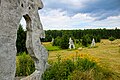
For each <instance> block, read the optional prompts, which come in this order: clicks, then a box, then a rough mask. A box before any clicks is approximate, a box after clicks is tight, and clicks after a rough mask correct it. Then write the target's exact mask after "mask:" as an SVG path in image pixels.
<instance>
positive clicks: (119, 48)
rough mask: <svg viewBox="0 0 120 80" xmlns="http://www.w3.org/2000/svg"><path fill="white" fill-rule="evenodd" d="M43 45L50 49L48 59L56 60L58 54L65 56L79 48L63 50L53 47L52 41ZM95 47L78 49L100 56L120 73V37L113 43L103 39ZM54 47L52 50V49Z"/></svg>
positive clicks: (83, 52)
mask: <svg viewBox="0 0 120 80" xmlns="http://www.w3.org/2000/svg"><path fill="white" fill-rule="evenodd" d="M43 45H44V46H45V47H46V48H47V49H48V50H49V58H48V60H53V61H55V60H56V55H58V54H59V55H61V57H62V58H65V57H67V56H69V55H71V54H76V50H77V49H75V50H74V49H73V50H69V49H66V50H61V49H59V47H52V44H51V42H45V43H43ZM96 46H97V47H95V48H88V47H84V48H82V50H77V51H78V53H82V54H90V55H92V56H94V57H96V58H99V63H100V64H102V66H105V67H106V68H109V69H110V70H112V71H113V72H117V73H119V74H120V39H116V40H115V41H113V42H112V43H111V42H110V41H109V40H108V39H102V40H101V42H100V43H96ZM50 49H52V50H50Z"/></svg>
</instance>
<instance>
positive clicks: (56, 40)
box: [52, 36, 61, 46]
mask: <svg viewBox="0 0 120 80" xmlns="http://www.w3.org/2000/svg"><path fill="white" fill-rule="evenodd" d="M60 44H61V38H60V37H59V36H58V37H57V38H55V39H54V42H53V44H52V45H53V46H60Z"/></svg>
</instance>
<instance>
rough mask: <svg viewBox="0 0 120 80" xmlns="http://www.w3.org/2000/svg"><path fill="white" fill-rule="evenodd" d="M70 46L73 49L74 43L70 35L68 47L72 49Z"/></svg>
mask: <svg viewBox="0 0 120 80" xmlns="http://www.w3.org/2000/svg"><path fill="white" fill-rule="evenodd" d="M72 48H73V49H75V45H74V42H73V40H72V39H71V37H70V39H69V49H72Z"/></svg>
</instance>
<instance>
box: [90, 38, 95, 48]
mask: <svg viewBox="0 0 120 80" xmlns="http://www.w3.org/2000/svg"><path fill="white" fill-rule="evenodd" d="M94 46H95V39H94V38H93V40H92V43H91V47H94Z"/></svg>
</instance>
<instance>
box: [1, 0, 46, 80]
mask: <svg viewBox="0 0 120 80" xmlns="http://www.w3.org/2000/svg"><path fill="white" fill-rule="evenodd" d="M42 8H43V3H42V1H41V0H0V80H14V76H15V59H16V38H17V29H18V25H19V22H20V20H21V18H22V17H24V18H25V20H26V23H27V26H26V29H27V40H26V47H27V50H28V52H29V54H30V55H31V57H32V58H33V60H34V62H35V68H36V70H35V72H34V73H33V74H31V76H30V77H28V78H25V79H23V80H40V79H41V75H42V73H43V72H44V70H45V69H46V68H45V67H46V64H47V60H46V59H47V57H48V54H47V51H46V49H45V48H44V46H42V45H41V43H40V37H42V38H44V37H45V34H44V31H43V26H42V24H41V22H40V18H39V14H38V10H39V9H42Z"/></svg>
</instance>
